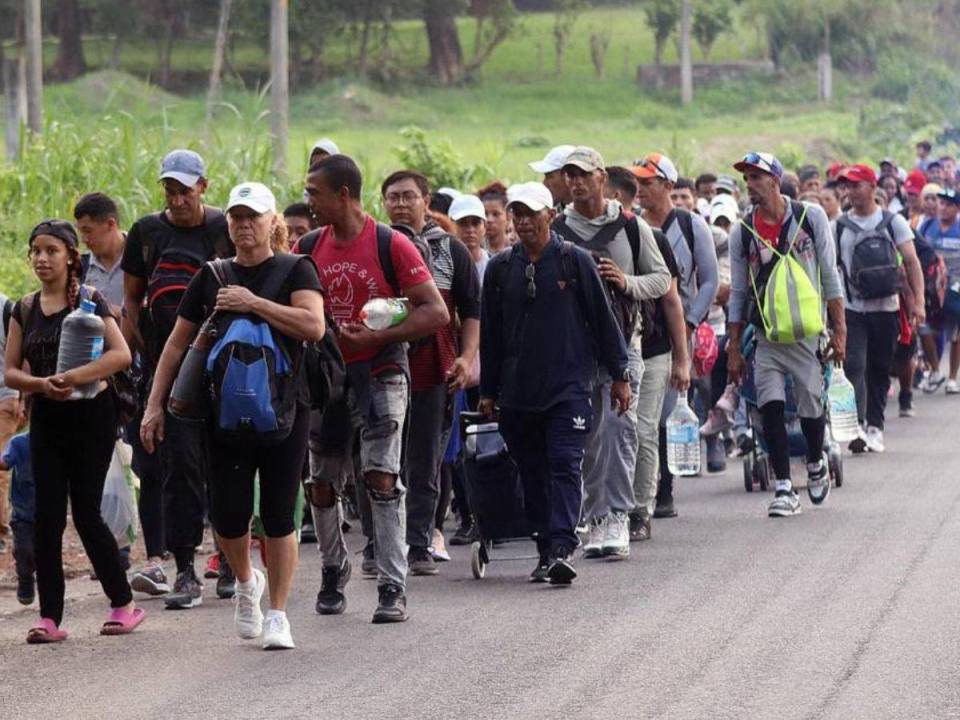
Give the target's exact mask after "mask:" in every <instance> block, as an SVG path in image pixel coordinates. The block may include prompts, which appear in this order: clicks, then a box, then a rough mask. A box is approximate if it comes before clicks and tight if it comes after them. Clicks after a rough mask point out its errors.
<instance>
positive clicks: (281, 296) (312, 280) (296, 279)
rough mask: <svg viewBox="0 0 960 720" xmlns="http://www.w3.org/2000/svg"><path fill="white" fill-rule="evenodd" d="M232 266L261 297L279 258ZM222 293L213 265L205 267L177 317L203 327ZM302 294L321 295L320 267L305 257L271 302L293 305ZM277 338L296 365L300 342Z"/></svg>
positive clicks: (184, 298)
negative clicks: (313, 293) (307, 292)
mask: <svg viewBox="0 0 960 720" xmlns="http://www.w3.org/2000/svg"><path fill="white" fill-rule="evenodd" d="M232 262H233V266H232V267H233V271H234V273H235V274H236V276H237V280H239V284H240V285H242V286H243V287H245V288H247V290H249V291H250V292H252V293H253V294H254V295H257V296H260V295H261V293H262V289H263V286H264V284H266V281H267V278H268V277H269V275H270V273H271V272H272V271H273V268H274V267H275V266H276V264H277V263H276V261H275V258H272V257H271V258H269V259H267V260H264V261H263V262H262V263H260V264H259V265H254V266H251V267H248V266H244V265H240V264H239V263H238V262H236V261H235V260H234V261H232ZM219 290H220V283H219V282H217V278H216V276H215V275H214V274H213V270H211V269H210V266H209V265H204V266H203V269H202V270H201V271H200V272H198V273H197V274H196V275H195V276H194V278H193V280H191V281H190V285H189V286H188V287H187V291H186V292H185V293H184V294H183V300H181V301H180V309H179V310H178V311H177V314H178V315H179V316H180V317H182V318H183V319H184V320H189V321H190V322H192V323H194V324H196V325H200V324H201V323H202V322H203V321H204V320H206V319H207V317H209V315H210V314H211V313H212V312H213V308H214V306H215V305H216V302H217V292H218V291H219ZM298 290H316V291H317V292H320V276H319V275H318V274H317V267H316V265H314V264H313V261H312V260H311V259H310V258H308V257H307V256H305V255H304V256H303V257H301V258H300V261H299V262H298V263H297V264H296V265H295V266H294V268H293V270H291V271H290V274H289V275H288V276H287V279H286V280H285V281H284V283H283V286H282V287H281V288H280V292H279V293H278V294H277V296H276V297H274V298H269V299H271V300H273V301H274V302H277V303H279V304H281V305H289V304H290V296H291V295H292V294H293V293H295V292H296V291H298ZM277 334H278V335H279V337H280V338H281V340H282V341H283V343H284V346H285V347H286V348H287V352H288V353H289V355H290V359H291V361H293V363H294V364H296V362H297V359H298V357H299V354H300V346H301V343H300V341H299V340H294V339H293V338H290V337H287V336H286V335H283V334H282V333H279V332H278V333H277Z"/></svg>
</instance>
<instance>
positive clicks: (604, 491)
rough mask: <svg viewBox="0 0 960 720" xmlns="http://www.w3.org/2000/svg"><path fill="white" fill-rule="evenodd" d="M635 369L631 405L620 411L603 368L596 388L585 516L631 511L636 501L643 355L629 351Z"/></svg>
mask: <svg viewBox="0 0 960 720" xmlns="http://www.w3.org/2000/svg"><path fill="white" fill-rule="evenodd" d="M629 367H630V372H631V373H633V381H632V382H631V383H630V390H631V392H632V394H633V397H632V399H631V401H630V408H629V409H628V410H627V412H625V413H624V414H623V415H618V414H617V410H616V408H614V407H612V405H611V403H610V386H611V385H612V384H613V381H612V380H611V378H610V374H609V373H608V372H607V371H606V370H600V372H599V374H598V377H597V382H596V384H595V387H594V390H593V429H592V430H591V432H590V435H589V436H588V437H587V444H586V448H585V452H584V459H583V490H584V508H583V509H584V517H586V519H587V520H588V521H589V520H596V519H598V518H601V517H604V516H606V515H608V514H610V513H611V512H613V511H618V512H629V511H630V510H632V509H633V506H634V505H636V498H635V497H634V495H633V476H634V468H635V467H636V462H637V397H638V394H639V391H640V387H641V386H642V384H643V383H642V382H641V380H642V378H643V359H642V358H641V357H640V351H639V350H634V349H631V350H630V351H629Z"/></svg>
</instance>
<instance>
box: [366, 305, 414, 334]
mask: <svg viewBox="0 0 960 720" xmlns="http://www.w3.org/2000/svg"><path fill="white" fill-rule="evenodd" d="M409 314H410V309H409V307H408V306H407V299H406V298H374V299H373V300H370V301H369V302H367V304H366V305H364V306H363V309H362V310H361V311H360V320H361V321H362V322H363V324H364V325H366V326H367V327H368V328H370V329H371V330H386V329H387V328H388V327H393V326H394V325H399V324H400V323H402V322H403V321H404V320H406V319H407V315H409Z"/></svg>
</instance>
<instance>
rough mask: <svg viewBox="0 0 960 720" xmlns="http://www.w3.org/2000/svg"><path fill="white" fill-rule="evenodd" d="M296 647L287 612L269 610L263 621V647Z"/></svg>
mask: <svg viewBox="0 0 960 720" xmlns="http://www.w3.org/2000/svg"><path fill="white" fill-rule="evenodd" d="M295 647H296V645H294V644H293V636H292V635H291V634H290V621H289V620H287V614H286V613H285V612H283V611H282V610H271V611H269V612H268V613H267V619H266V621H265V622H264V623H263V649H264V650H293V649H294V648H295Z"/></svg>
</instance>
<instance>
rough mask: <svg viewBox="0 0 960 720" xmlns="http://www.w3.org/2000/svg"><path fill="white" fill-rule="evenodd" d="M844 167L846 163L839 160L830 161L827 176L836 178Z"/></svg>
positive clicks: (832, 178) (831, 178)
mask: <svg viewBox="0 0 960 720" xmlns="http://www.w3.org/2000/svg"><path fill="white" fill-rule="evenodd" d="M845 167H846V165H844V164H843V163H842V162H839V161H838V162H833V163H830V167H828V168H827V177H828V178H829V179H830V180H836V179H837V176H838V175H839V174H840V173H841V172H842V171H843V169H844V168H845Z"/></svg>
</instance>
